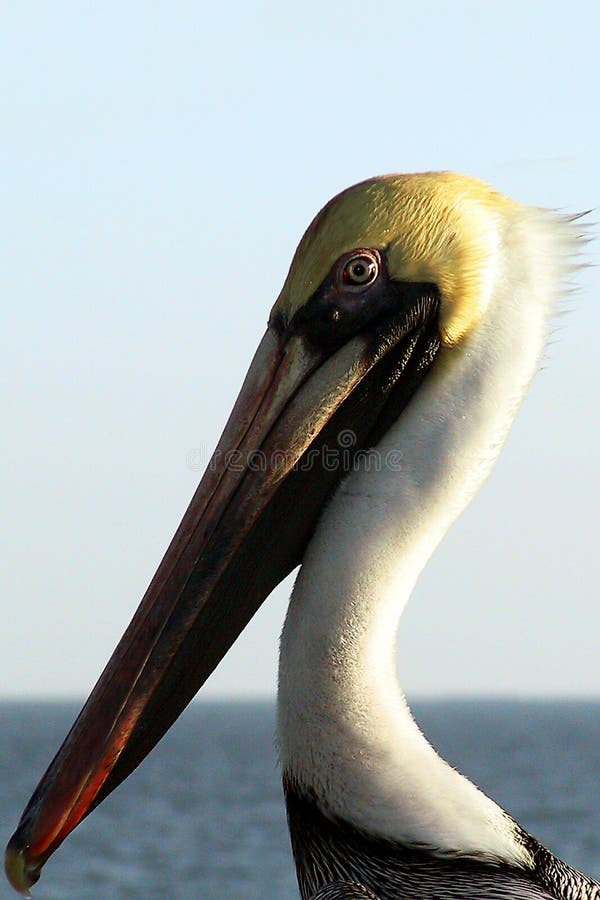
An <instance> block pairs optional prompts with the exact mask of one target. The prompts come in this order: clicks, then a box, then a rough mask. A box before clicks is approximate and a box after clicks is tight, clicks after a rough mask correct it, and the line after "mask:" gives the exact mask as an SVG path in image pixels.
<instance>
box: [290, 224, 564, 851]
mask: <svg viewBox="0 0 600 900" xmlns="http://www.w3.org/2000/svg"><path fill="white" fill-rule="evenodd" d="M573 248H574V234H573V228H572V226H571V225H570V224H569V223H567V222H566V221H564V220H561V219H557V218H556V217H553V216H551V215H550V214H548V213H544V212H541V211H538V210H530V209H525V208H517V209H516V210H514V211H513V212H512V214H511V221H508V222H507V221H505V220H502V221H500V222H499V224H498V253H497V260H496V271H495V273H494V282H495V289H494V291H493V297H492V301H491V302H490V304H489V306H488V309H487V311H486V313H485V318H484V319H483V320H482V321H481V322H480V323H479V325H478V326H477V329H476V331H474V332H473V333H472V335H471V336H470V337H469V338H468V339H467V340H465V341H464V342H463V343H462V344H461V345H460V347H457V348H444V349H443V350H441V351H440V353H439V354H438V358H437V359H436V362H435V363H434V367H433V369H432V371H431V372H430V373H429V375H428V376H427V378H426V380H425V382H424V383H423V385H422V386H421V388H419V390H418V392H417V394H416V395H415V397H414V398H413V400H412V401H411V403H410V404H409V406H408V408H407V409H406V410H405V411H404V413H403V414H402V415H401V417H400V419H399V420H398V422H397V423H396V424H395V426H394V427H393V428H392V429H391V430H390V431H389V432H388V434H387V435H386V436H385V438H384V439H383V440H382V441H381V443H380V444H379V446H378V448H377V451H378V455H377V459H378V460H379V463H380V465H378V466H373V465H372V464H371V466H370V467H369V466H363V467H362V468H361V469H359V470H358V471H355V472H353V473H352V474H351V475H350V476H349V477H347V478H346V480H345V481H344V483H343V484H342V485H341V487H340V488H339V490H338V491H337V492H336V494H335V496H334V498H333V500H332V501H331V503H330V504H329V506H328V508H327V509H326V510H325V512H324V515H323V517H322V520H321V522H320V524H319V526H318V528H317V530H316V532H315V535H314V538H313V539H312V541H311V543H310V545H309V547H308V550H307V552H306V555H305V558H304V563H303V566H302V569H301V571H300V574H299V577H298V580H297V582H296V585H295V587H294V592H293V595H292V599H291V602H290V607H289V610H288V614H287V618H286V622H285V626H284V629H283V634H282V639H281V654H280V672H279V703H278V707H279V711H278V729H279V743H280V753H281V761H282V765H283V768H284V770H285V771H286V772H288V773H289V774H292V775H294V777H295V778H296V779H298V781H299V783H300V784H301V785H302V786H303V787H304V788H307V789H310V790H312V791H313V792H314V793H315V795H316V796H317V797H318V799H319V802H320V803H321V805H322V807H323V809H324V810H327V811H328V812H330V813H332V814H335V815H338V816H341V817H343V818H345V819H347V820H348V821H350V822H352V823H354V824H355V825H357V826H360V827H361V828H363V829H365V830H367V831H369V832H372V833H374V834H378V835H381V836H383V837H387V838H391V839H394V840H398V841H401V842H403V843H406V844H425V845H428V846H429V847H432V848H438V849H439V850H440V851H441V852H444V851H447V852H451V851H458V852H461V853H465V854H484V855H486V856H489V857H493V858H500V859H506V860H510V861H512V862H514V863H517V864H521V865H528V864H530V859H529V854H528V852H527V851H526V850H525V849H524V848H523V847H522V846H521V845H520V843H519V842H518V841H517V840H516V839H515V831H514V826H513V823H512V820H511V819H510V818H509V817H508V816H506V815H505V813H503V811H502V810H501V809H500V808H499V807H498V806H497V805H496V804H495V803H494V802H493V801H491V800H490V799H488V798H487V797H486V796H485V795H484V794H483V793H482V792H481V791H479V790H478V789H477V788H476V787H475V786H474V785H473V784H472V783H471V782H469V781H468V780H467V779H466V778H464V777H463V776H462V775H460V774H459V773H458V772H456V771H455V770H454V769H452V768H451V767H450V766H449V765H448V764H447V763H445V762H444V761H443V760H442V759H441V758H440V757H439V756H438V755H437V753H436V752H435V751H434V750H433V748H432V747H431V745H430V744H429V743H428V742H427V740H426V738H425V737H424V736H423V734H422V733H421V732H420V731H419V729H418V727H417V725H416V723H415V722H414V720H413V718H412V716H411V713H410V710H409V708H408V706H407V703H406V700H405V698H404V694H403V693H402V690H401V688H400V686H399V684H398V681H397V677H396V664H395V656H396V653H395V651H396V640H397V630H398V623H399V619H400V616H401V614H402V611H403V609H404V606H405V604H406V602H407V600H408V597H409V596H410V593H411V591H412V589H413V587H414V584H415V581H416V579H417V577H418V576H419V573H420V572H421V571H422V569H423V568H424V566H425V565H426V563H427V561H428V559H429V557H430V555H431V553H432V552H433V550H434V549H435V547H436V546H437V544H438V543H439V541H440V540H441V538H442V537H443V535H444V534H445V532H446V531H447V530H448V528H449V527H450V525H451V524H452V522H453V521H454V520H455V519H456V518H457V516H458V515H459V514H460V513H461V511H462V510H463V509H464V508H465V506H466V505H467V503H468V502H469V501H470V500H471V498H472V497H473V495H474V493H475V492H476V491H477V490H478V489H479V488H480V486H481V484H482V482H483V481H484V479H485V478H486V477H487V475H488V474H489V472H490V469H491V467H492V464H493V463H494V461H495V459H496V457H497V456H498V453H499V450H500V448H501V446H502V444H503V442H504V440H505V438H506V436H507V433H508V430H509V428H510V425H511V423H512V420H513V418H514V415H515V412H516V410H517V408H518V406H519V404H520V402H521V400H522V398H523V395H524V392H525V390H526V388H527V385H528V384H529V382H530V380H531V378H532V376H533V374H534V372H535V370H536V368H537V366H538V363H539V359H540V356H541V354H542V352H543V348H544V342H545V338H546V333H547V328H548V321H549V317H550V315H551V313H552V311H553V307H554V303H555V299H556V296H557V293H558V289H559V282H560V278H561V275H563V274H564V272H565V271H566V270H567V268H568V257H569V256H570V255H571V254H572V252H573ZM375 469H378V470H377V471H376V470H375Z"/></svg>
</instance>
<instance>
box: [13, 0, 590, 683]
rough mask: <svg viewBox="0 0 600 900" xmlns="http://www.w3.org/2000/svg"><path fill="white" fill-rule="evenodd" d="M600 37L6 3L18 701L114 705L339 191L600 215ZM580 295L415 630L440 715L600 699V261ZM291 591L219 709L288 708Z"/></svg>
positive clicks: (235, 8)
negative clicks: (266, 342)
mask: <svg viewBox="0 0 600 900" xmlns="http://www.w3.org/2000/svg"><path fill="white" fill-rule="evenodd" d="M207 10H208V11H207ZM599 20H600V13H599V11H598V6H597V4H595V3H593V2H591V0H590V2H576V3H573V4H570V5H569V6H568V7H567V6H565V5H564V4H561V5H549V4H546V3H542V2H535V0H534V2H531V3H527V4H524V3H522V2H520V3H516V2H510V0H509V2H502V3H496V2H494V3H487V4H482V3H476V2H473V3H471V2H460V0H458V2H456V0H455V2H452V3H450V2H437V3H436V2H425V3H422V4H416V3H414V4H410V5H408V4H404V3H401V2H382V3H372V4H368V5H367V4H363V3H356V2H346V3H341V2H330V3H327V2H323V0H321V2H319V3H317V2H312V0H308V2H303V3H302V4H284V3H276V2H269V3H252V4H250V3H240V2H231V3H228V4H224V5H220V6H219V5H215V6H214V8H211V9H210V10H209V9H208V6H207V5H206V4H198V3H192V2H189V3H186V2H170V3H146V2H144V3H133V2H125V3H119V4H117V3H114V2H111V0H108V2H105V3H103V4H95V3H79V2H78V3H75V2H73V3H66V2H60V0H58V2H56V3H53V4H49V3H40V2H22V3H20V4H11V5H10V7H9V8H7V9H6V10H5V11H4V14H3V27H2V31H1V34H0V58H1V59H2V67H3V70H4V72H3V84H4V88H5V90H4V92H3V97H2V101H1V102H2V121H3V140H2V142H0V167H1V171H2V208H3V213H4V214H3V216H2V219H1V222H2V224H1V228H2V235H1V236H0V238H1V239H0V246H1V248H2V249H1V250H0V254H1V257H2V259H1V261H0V289H1V293H2V298H3V300H2V307H3V313H2V329H1V334H0V342H1V347H0V351H1V352H0V373H1V377H2V385H3V390H2V392H1V395H0V403H1V404H2V409H1V412H2V421H3V423H4V429H5V439H4V440H3V442H2V465H1V467H0V491H1V497H2V508H3V513H4V514H3V516H2V521H1V524H0V527H1V529H2V534H1V545H2V566H1V571H0V589H1V593H2V601H1V603H2V610H3V623H4V627H3V629H2V639H1V640H2V652H1V653H0V695H3V696H6V695H11V696H17V695H27V696H36V695H44V696H59V695H60V696H64V695H83V694H85V693H87V691H88V690H89V689H90V688H91V686H92V685H93V683H94V681H95V679H96V677H97V675H98V674H99V672H100V670H101V668H102V666H103V665H104V662H105V661H106V659H107V658H108V656H109V654H110V652H111V651H112V649H113V647H114V645H115V643H116V642H117V640H118V638H119V637H120V635H121V633H122V631H123V629H124V627H125V626H126V624H127V623H128V622H129V618H130V616H131V614H132V613H133V611H134V609H135V607H136V606H137V603H138V601H139V599H140V597H141V595H142V593H143V591H144V589H145V587H146V585H147V583H148V581H149V579H150V577H151V576H152V574H153V572H154V569H155V567H156V565H157V563H158V562H159V560H160V558H161V556H162V553H163V551H164V549H165V547H166V545H167V543H168V541H169V539H170V537H171V535H172V533H173V531H174V529H175V527H176V525H177V523H178V521H179V518H180V516H181V514H182V512H183V510H184V509H185V507H186V505H187V502H188V500H189V498H190V496H191V494H192V492H193V490H194V488H195V485H196V483H197V481H198V479H199V476H200V474H201V473H200V472H199V471H198V468H197V461H198V458H199V457H202V456H204V457H207V456H208V454H209V452H210V450H211V449H212V447H213V445H214V443H215V442H216V439H217V438H218V435H219V432H220V429H221V428H222V426H223V424H224V421H225V418H226V416H227V413H228V411H229V409H230V407H231V404H232V402H233V400H234V398H235V395H236V393H237V390H238V388H239V386H240V384H241V381H242V378H243V375H244V373H245V370H246V367H247V364H248V362H249V360H250V357H251V355H252V352H253V349H254V347H255V345H256V343H257V341H258V339H259V338H260V335H261V333H262V331H263V329H264V326H265V322H266V317H267V314H268V311H269V309H270V307H271V305H272V303H273V301H274V299H275V297H276V296H277V293H278V291H279V289H280V286H281V284H282V281H283V279H284V277H285V274H286V271H287V267H288V265H289V262H290V259H291V256H292V253H293V251H294V249H295V246H296V243H297V241H298V239H299V237H300V235H301V234H302V232H303V230H304V228H305V227H306V225H307V224H308V222H309V221H310V220H311V218H312V217H313V215H314V214H315V212H316V211H317V210H318V209H319V208H320V207H321V206H322V205H323V204H324V203H325V202H326V201H327V200H328V199H329V197H330V196H332V195H333V194H335V193H336V192H337V191H339V190H340V189H342V188H343V187H345V186H346V185H348V184H351V183H353V182H356V181H358V180H361V179H363V178H366V177H368V176H371V175H374V174H378V173H384V172H391V171H415V170H424V169H455V170H458V171H465V172H469V173H471V174H473V175H477V176H479V177H481V178H484V179H486V180H488V181H491V182H493V183H494V185H496V186H497V187H498V188H499V189H501V190H503V191H505V192H507V193H509V194H511V195H512V196H514V197H515V198H517V199H519V200H521V201H523V202H527V203H533V204H535V205H540V206H548V207H557V208H561V209H565V210H569V211H579V210H583V209H589V208H595V209H596V210H597V209H598V208H599V207H600V178H599V176H598V160H599V159H600V125H599V124H598V121H599V119H598V115H597V112H596V108H597V99H598V84H599V75H600V72H599V64H598V41H597V35H598V33H599V25H600V21H599ZM597 216H598V214H597V213H595V214H593V215H592V219H596V220H597ZM587 252H588V258H589V260H590V261H591V262H594V261H595V259H597V247H596V246H594V245H593V244H592V245H590V247H589V248H588V251H587ZM577 281H578V284H579V290H578V291H577V292H576V293H575V294H573V295H572V296H570V297H569V299H568V302H567V304H566V306H567V307H568V309H569V312H568V314H567V315H565V316H562V317H561V318H560V319H558V320H557V327H556V329H555V333H554V335H553V339H552V343H551V346H550V348H549V352H548V354H547V359H546V362H545V365H544V370H543V371H542V373H541V374H540V376H539V377H538V378H537V380H536V382H535V384H534V387H533V389H532V391H531V394H530V396H529V397H528V399H527V401H526V403H525V405H524V407H523V409H522V411H521V414H520V416H519V419H518V421H517V424H516V426H515V429H514V432H513V435H512V437H511V439H510V441H509V444H508V445H507V447H506V450H505V452H504V454H503V456H502V459H501V462H500V464H499V466H498V468H497V470H496V472H495V474H494V475H493V477H492V479H491V481H490V482H489V484H488V485H487V486H486V487H485V489H484V491H483V492H482V493H481V495H480V497H479V498H478V499H477V500H476V502H475V504H474V505H473V507H472V508H471V509H470V510H469V511H468V513H467V514H466V515H465V516H464V517H463V518H462V519H461V521H460V522H459V523H458V525H457V526H455V528H454V529H453V531H452V532H451V533H450V535H449V536H448V538H447V539H446V541H445V542H444V544H443V545H442V547H441V548H440V550H439V551H438V553H437V554H436V556H435V558H434V560H433V561H432V563H431V564H430V566H429V567H428V569H427V571H426V573H425V574H424V576H423V577H422V579H421V581H420V583H419V585H418V588H417V591H416V593H415V596H414V598H413V599H412V601H411V604H410V606H409V609H408V611H407V613H406V614H405V620H404V627H403V632H402V637H401V644H400V665H399V667H400V673H401V675H402V680H403V682H404V683H405V685H406V686H407V688H408V689H409V691H410V692H411V693H412V694H421V695H423V694H434V695H435V694H440V693H441V694H445V693H462V694H464V693H475V694H478V693H499V694H557V693H561V694H572V693H575V694H586V695H597V694H598V693H599V690H600V664H599V662H598V653H597V647H598V637H597V636H598V632H599V630H600V609H599V604H598V589H597V585H598V582H599V580H600V578H599V576H600V565H599V553H598V549H597V540H596V534H597V532H598V508H599V503H598V500H599V494H600V490H599V479H598V471H597V459H598V450H597V447H598V443H599V425H598V415H597V402H598V385H599V383H600V353H599V351H598V347H597V336H598V334H599V333H600V305H599V290H598V289H599V282H600V275H599V272H598V269H597V268H593V267H590V268H587V269H585V270H584V271H582V272H580V273H579V275H578V278H577ZM289 589H290V583H289V582H288V583H287V584H285V585H284V586H283V587H282V588H281V589H279V590H278V591H277V592H276V593H275V595H274V596H273V597H271V598H270V600H269V601H268V602H267V603H266V604H265V606H264V607H263V609H262V610H261V611H260V613H259V614H258V616H257V617H256V619H255V620H254V622H253V623H252V624H251V625H250V627H249V628H248V630H247V631H246V633H245V634H244V636H243V638H242V639H241V640H240V642H239V643H238V645H236V647H235V648H234V650H233V651H232V652H231V653H230V654H229V656H228V657H227V658H226V660H225V661H224V662H223V663H222V665H221V667H220V668H219V670H218V671H217V672H216V673H215V675H214V676H213V677H212V679H211V681H210V682H209V684H208V685H207V688H206V690H205V692H204V693H205V695H206V696H208V695H211V694H212V695H213V696H214V695H215V694H235V695H238V694H243V695H247V694H272V693H274V690H275V677H276V643H277V636H278V633H279V630H280V627H281V623H282V620H283V615H284V612H285V604H286V599H287V595H288V593H289Z"/></svg>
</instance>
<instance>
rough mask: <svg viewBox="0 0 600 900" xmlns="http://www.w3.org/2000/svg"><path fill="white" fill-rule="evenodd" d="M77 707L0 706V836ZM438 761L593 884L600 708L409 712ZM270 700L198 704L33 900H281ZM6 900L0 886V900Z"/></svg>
mask: <svg viewBox="0 0 600 900" xmlns="http://www.w3.org/2000/svg"><path fill="white" fill-rule="evenodd" d="M78 709H79V705H74V704H67V703H35V702H4V703H0V784H1V790H0V837H2V841H3V843H6V840H7V839H8V838H9V837H10V835H11V833H12V831H13V830H14V828H15V826H16V824H17V821H18V818H19V816H20V814H21V811H22V808H23V806H24V805H25V803H26V801H27V800H28V799H29V796H30V794H31V792H32V789H33V788H34V787H35V784H36V783H37V781H38V779H39V777H40V776H41V775H42V773H43V771H44V770H45V768H46V766H47V764H48V763H49V761H50V759H51V757H52V756H53V754H54V752H55V751H56V749H57V747H58V745H59V743H60V742H61V740H62V738H63V737H64V735H65V733H66V731H67V729H68V728H69V726H70V725H71V723H72V721H73V719H74V717H75V715H76V713H77V712H78ZM413 710H414V713H415V716H416V718H417V721H418V722H419V724H420V725H421V726H422V728H423V729H424V731H425V733H426V734H427V736H428V737H429V739H430V741H431V742H432V743H433V744H434V746H435V747H436V748H437V749H438V750H439V751H440V753H441V754H442V755H443V756H444V757H445V758H446V759H447V760H448V761H450V762H451V763H452V764H453V765H455V766H456V767H457V768H458V769H459V770H460V771H462V772H464V773H465V774H467V775H468V776H469V777H470V778H471V780H473V781H475V783H476V784H478V785H479V786H480V787H481V788H482V789H483V790H484V791H485V792H486V793H487V794H489V795H490V796H492V797H493V798H494V799H495V800H497V801H498V802H499V803H500V804H501V805H502V806H503V807H504V808H505V809H507V810H508V811H509V812H510V813H511V814H512V815H513V816H514V817H515V818H516V819H517V820H518V821H519V822H520V823H521V824H522V825H523V826H524V827H525V828H527V830H529V831H530V832H531V833H532V834H534V835H535V836H536V837H538V838H539V839H540V840H541V841H542V842H543V843H545V844H546V845H547V846H549V847H550V848H551V849H552V850H554V851H555V852H556V853H558V854H559V855H560V856H562V857H563V858H564V859H566V860H567V861H568V862H569V863H571V865H574V866H576V867H577V868H580V869H583V870H584V871H586V872H588V873H589V874H591V875H593V876H595V877H596V878H598V877H599V876H600V796H599V791H598V788H599V787H600V755H599V748H600V703H590V702H571V701H558V702H552V701H544V702H541V701H540V702H532V701H526V702H509V701H490V700H476V701H473V700H469V701H465V700H463V701H439V702H432V701H429V702H420V703H414V705H413ZM274 722H275V709H274V705H273V704H270V703H206V702H205V703H195V704H192V706H191V707H190V708H189V709H188V710H187V711H186V712H185V713H184V715H183V716H182V717H181V719H180V720H179V722H178V723H176V725H175V726H174V727H173V729H171V731H170V732H169V734H167V736H166V737H165V738H164V739H163V741H162V742H161V744H160V745H159V746H158V747H157V748H156V749H155V750H154V751H153V753H152V754H151V755H150V756H149V757H148V759H147V760H146V761H145V762H144V763H143V764H142V765H141V766H140V768H139V769H138V770H137V771H136V772H135V773H134V774H133V775H132V776H131V777H130V778H129V779H128V780H127V782H126V783H125V784H124V785H122V786H121V787H120V788H119V789H118V790H117V791H115V793H114V794H113V795H112V796H111V797H109V798H108V799H107V800H106V801H105V802H104V803H103V804H102V805H101V806H100V807H99V808H98V809H97V810H95V811H94V812H93V813H92V814H91V816H90V817H89V818H88V819H87V820H86V821H85V822H83V823H82V824H81V825H80V826H79V827H78V828H77V829H76V831H75V832H74V833H73V834H72V835H71V836H70V837H69V838H68V839H67V841H66V842H65V843H64V844H63V846H62V847H61V848H60V849H59V850H58V851H57V853H56V854H55V856H54V857H53V858H52V859H51V860H50V862H49V863H48V864H47V865H46V867H45V868H44V870H43V874H42V878H41V880H40V882H39V884H38V885H37V886H36V888H35V889H34V896H35V897H36V898H39V900H122V898H127V900H155V898H156V900H162V898H165V900H192V898H194V900H199V898H206V900H217V898H219V900H223V898H226V900H259V898H260V900H265V898H274V900H292V898H297V897H298V892H297V888H296V880H295V874H294V868H293V864H292V859H291V854H290V848H289V843H288V835H287V828H286V822H285V814H284V807H283V798H282V792H281V786H280V781H279V773H278V770H277V762H276V750H275V744H274V738H273V735H274ZM13 896H14V897H16V896H17V895H16V894H13V892H12V891H11V889H10V888H9V887H8V885H7V883H6V882H0V897H1V898H5V897H6V898H10V897H13Z"/></svg>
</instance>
